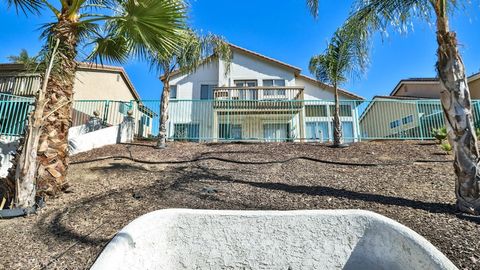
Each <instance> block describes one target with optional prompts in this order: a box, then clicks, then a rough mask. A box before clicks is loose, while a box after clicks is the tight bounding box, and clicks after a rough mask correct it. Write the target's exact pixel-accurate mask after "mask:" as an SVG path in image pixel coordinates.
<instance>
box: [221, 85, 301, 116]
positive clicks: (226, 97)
mask: <svg viewBox="0 0 480 270" xmlns="http://www.w3.org/2000/svg"><path fill="white" fill-rule="evenodd" d="M213 97H214V103H213V107H214V108H215V109H217V110H242V111H243V110H244V111H251V110H260V111H262V110H269V111H271V110H287V111H288V110H299V109H301V108H302V106H303V87H299V86H286V87H279V86H274V87H262V86H260V87H216V88H214V89H213Z"/></svg>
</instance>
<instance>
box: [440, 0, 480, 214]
mask: <svg viewBox="0 0 480 270" xmlns="http://www.w3.org/2000/svg"><path fill="white" fill-rule="evenodd" d="M435 10H436V13H437V43H438V51H437V56H438V62H437V72H438V76H439V78H440V82H441V84H442V86H443V88H444V90H443V91H442V93H441V101H442V107H443V111H444V114H445V120H446V121H445V122H446V126H447V131H448V139H449V142H450V144H451V145H452V147H453V152H454V154H455V160H454V163H453V167H454V169H455V174H456V177H457V179H456V185H455V193H456V197H457V203H456V204H457V208H458V209H459V210H460V211H462V212H466V213H470V214H478V213H480V192H479V191H480V189H479V178H478V177H477V173H478V172H477V166H478V165H479V164H478V162H479V151H478V146H477V138H476V136H475V129H474V125H473V121H472V110H471V106H472V102H471V99H470V91H469V89H468V81H467V77H466V75H465V66H464V64H463V61H462V59H461V57H460V54H459V52H458V49H457V39H456V35H455V33H454V32H450V30H449V23H448V18H447V12H446V4H445V0H437V2H436V6H435Z"/></svg>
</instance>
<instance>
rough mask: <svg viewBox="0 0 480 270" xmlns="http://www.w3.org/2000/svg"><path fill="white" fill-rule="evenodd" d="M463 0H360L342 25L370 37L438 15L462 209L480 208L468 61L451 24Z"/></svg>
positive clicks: (313, 3) (441, 71)
mask: <svg viewBox="0 0 480 270" xmlns="http://www.w3.org/2000/svg"><path fill="white" fill-rule="evenodd" d="M468 3H469V1H458V0H415V1H413V0H357V1H355V4H354V7H353V12H352V13H351V14H350V16H349V18H348V19H347V21H346V22H345V24H344V25H343V26H342V28H344V29H349V30H348V31H352V32H353V33H355V35H356V36H357V40H358V41H362V42H369V38H370V37H371V36H372V34H373V33H375V32H382V33H384V32H385V31H387V30H389V27H390V28H392V27H394V28H397V29H399V30H402V29H405V28H407V27H408V26H409V25H411V23H412V22H414V21H417V20H419V19H421V20H426V21H430V20H431V19H432V18H434V20H435V22H436V23H435V27H436V40H437V44H438V48H437V64H436V70H437V73H438V77H439V79H440V83H441V85H442V88H443V90H442V92H441V102H442V107H443V111H444V116H445V120H446V121H445V122H446V126H447V131H448V139H449V141H450V144H451V145H452V146H453V152H454V153H455V160H454V163H453V166H454V170H455V174H456V176H457V179H456V185H455V187H456V188H455V193H456V198H457V202H456V205H457V208H458V209H459V210H460V211H463V212H466V213H470V214H479V213H480V183H479V180H480V179H479V173H480V172H478V170H477V168H479V165H480V164H479V156H480V154H479V150H478V146H477V138H476V136H475V128H474V125H473V120H472V110H471V107H472V102H471V99H470V91H469V88H468V82H467V76H466V74H465V65H464V63H463V61H462V58H461V56H460V53H459V51H458V42H457V37H456V34H455V32H454V31H451V30H450V26H449V19H448V17H449V15H450V14H453V13H454V11H456V10H458V9H459V8H461V7H464V6H465V5H467V4H468ZM307 5H308V7H309V8H310V10H311V12H312V14H313V15H314V16H317V15H318V7H319V0H307Z"/></svg>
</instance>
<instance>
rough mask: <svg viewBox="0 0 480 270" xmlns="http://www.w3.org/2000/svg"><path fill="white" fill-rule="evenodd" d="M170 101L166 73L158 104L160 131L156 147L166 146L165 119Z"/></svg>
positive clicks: (168, 81) (168, 82)
mask: <svg viewBox="0 0 480 270" xmlns="http://www.w3.org/2000/svg"><path fill="white" fill-rule="evenodd" d="M169 102H170V78H169V77H168V75H167V76H166V77H165V79H164V80H163V92H162V100H161V104H160V131H159V134H158V141H157V148H165V147H166V146H167V121H168V104H169Z"/></svg>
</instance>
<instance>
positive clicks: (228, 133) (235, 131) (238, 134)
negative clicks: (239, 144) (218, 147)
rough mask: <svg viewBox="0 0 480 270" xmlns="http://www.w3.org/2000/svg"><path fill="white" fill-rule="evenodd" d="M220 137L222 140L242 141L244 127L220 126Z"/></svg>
mask: <svg viewBox="0 0 480 270" xmlns="http://www.w3.org/2000/svg"><path fill="white" fill-rule="evenodd" d="M218 135H219V137H220V139H226V140H228V139H230V140H231V139H234V140H240V139H242V125H232V124H219V125H218Z"/></svg>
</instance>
